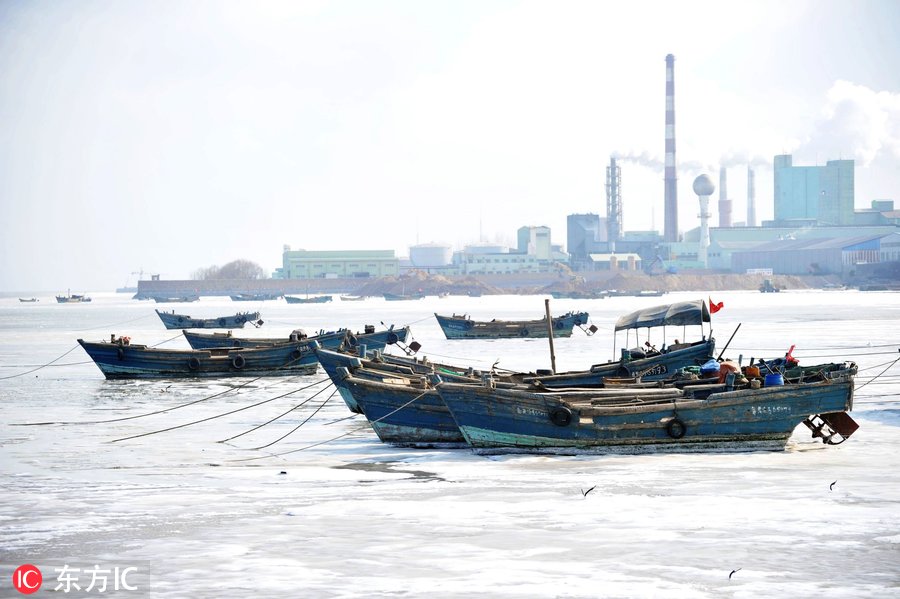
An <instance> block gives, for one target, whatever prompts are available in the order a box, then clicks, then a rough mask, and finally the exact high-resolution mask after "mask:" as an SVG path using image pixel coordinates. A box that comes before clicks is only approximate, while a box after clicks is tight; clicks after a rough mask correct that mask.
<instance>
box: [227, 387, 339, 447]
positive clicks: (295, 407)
mask: <svg viewBox="0 0 900 599" xmlns="http://www.w3.org/2000/svg"><path fill="white" fill-rule="evenodd" d="M307 388H308V387H307ZM326 389H328V387H322V388H321V389H319V390H318V391H316V392H315V393H313V394H312V395H311V396H309V397H307V398H306V399H304V400H303V401H301V402H300V403H298V404H297V405H295V406H293V407H292V408H291V409H290V410H288V411H286V412H282V413H281V414H279V415H278V416H275V417H274V418H272V419H270V420H267V421H266V422H263V423H262V424H258V425H256V426H254V427H253V428H251V429H248V430H245V431H244V432H242V433H238V434H237V435H234V436H233V437H228V438H227V439H222V440H221V441H218V443H227V442H228V441H231V440H232V439H237V438H238V437H243V436H244V435H246V434H248V433H252V432H253V431H255V430H259V429H261V428H262V427H264V426H266V425H269V424H272V423H273V422H275V421H276V420H278V419H279V418H284V417H285V416H287V415H288V414H290V413H291V412H293V411H294V410H296V409H298V408H301V407H303V406H304V405H306V404H307V403H309V402H310V401H312V400H313V399H315V398H316V396H317V395H319V393H322V392H323V391H325V390H326ZM332 395H333V393H332ZM328 399H331V397H330V396H329V398H328ZM325 401H328V400H327V399H326V400H325Z"/></svg>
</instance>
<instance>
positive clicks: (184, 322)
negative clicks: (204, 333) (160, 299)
mask: <svg viewBox="0 0 900 599" xmlns="http://www.w3.org/2000/svg"><path fill="white" fill-rule="evenodd" d="M156 313H157V315H159V319H160V320H162V321H163V324H164V325H166V328H167V329H242V328H244V325H245V324H247V323H248V322H250V323H253V324H254V325H255V326H261V325H262V321H261V320H260V319H259V312H238V313H237V314H233V315H231V316H219V317H218V318H192V317H190V316H188V315H186V314H176V313H175V310H172V311H171V312H160V311H159V310H156Z"/></svg>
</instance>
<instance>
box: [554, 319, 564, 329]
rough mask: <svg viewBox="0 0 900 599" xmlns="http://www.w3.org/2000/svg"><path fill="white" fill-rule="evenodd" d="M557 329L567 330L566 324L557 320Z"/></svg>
mask: <svg viewBox="0 0 900 599" xmlns="http://www.w3.org/2000/svg"><path fill="white" fill-rule="evenodd" d="M556 328H557V329H564V328H566V323H564V322H563V321H561V320H557V321H556Z"/></svg>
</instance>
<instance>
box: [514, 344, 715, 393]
mask: <svg viewBox="0 0 900 599" xmlns="http://www.w3.org/2000/svg"><path fill="white" fill-rule="evenodd" d="M715 349H716V341H715V339H713V338H709V339H706V340H703V341H700V342H697V343H695V344H693V345H691V346H690V347H686V348H682V349H676V350H672V351H669V352H666V353H661V354H656V355H652V356H647V357H644V358H639V359H622V360H619V361H618V362H607V363H605V364H595V365H594V366H591V368H590V369H589V370H583V371H576V372H563V373H560V374H553V375H542V376H538V377H533V378H526V379H525V382H532V381H538V380H539V381H540V382H541V384H542V385H543V386H545V387H550V388H558V387H585V386H595V387H596V386H602V385H603V384H604V380H605V379H607V378H611V377H621V378H635V379H640V380H642V381H658V380H662V379H667V378H671V377H672V376H674V375H675V372H676V371H677V370H678V369H679V368H684V367H685V366H696V365H697V364H702V363H704V362H706V361H707V360H710V359H712V358H713V356H714V354H715Z"/></svg>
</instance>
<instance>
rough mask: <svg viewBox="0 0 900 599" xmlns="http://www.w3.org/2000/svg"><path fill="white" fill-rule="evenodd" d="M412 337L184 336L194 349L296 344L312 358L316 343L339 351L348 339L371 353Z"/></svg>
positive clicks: (393, 333)
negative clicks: (313, 345) (363, 346)
mask: <svg viewBox="0 0 900 599" xmlns="http://www.w3.org/2000/svg"><path fill="white" fill-rule="evenodd" d="M408 336H409V328H408V327H403V328H400V329H390V330H386V331H376V332H374V333H358V334H356V333H350V332H349V331H347V330H341V331H333V332H329V333H322V334H319V335H315V336H313V337H307V338H306V339H301V340H299V341H291V340H290V339H285V338H279V337H261V338H257V339H253V338H247V337H232V336H230V335H225V334H214V333H213V334H209V333H194V332H191V331H184V337H185V339H187V342H188V344H189V345H190V346H191V347H192V348H193V349H214V348H221V347H251V348H252V347H267V346H271V345H277V344H280V343H295V344H297V347H299V348H301V351H302V352H303V353H304V354H307V353H309V354H310V355H312V353H313V349H312V342H313V341H316V342H318V343H319V345H320V346H321V347H323V348H325V349H337V348H339V347H340V346H341V343H343V342H344V341H345V339H346V341H347V345H350V346H351V347H355V346H357V345H365V346H366V348H367V351H368V350H374V349H384V348H385V347H387V346H388V345H393V344H394V343H397V342H398V341H399V342H401V343H405V342H406V339H407V338H408Z"/></svg>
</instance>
